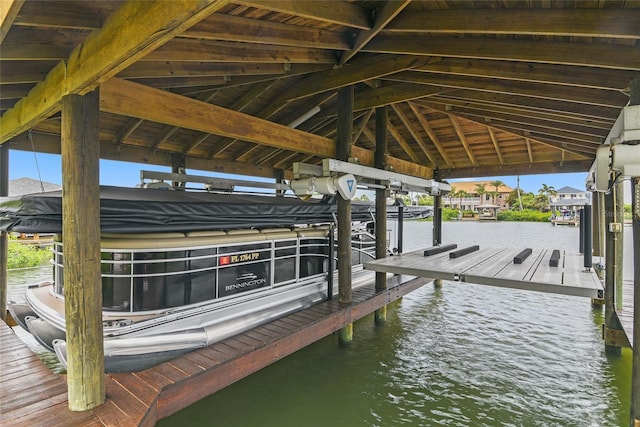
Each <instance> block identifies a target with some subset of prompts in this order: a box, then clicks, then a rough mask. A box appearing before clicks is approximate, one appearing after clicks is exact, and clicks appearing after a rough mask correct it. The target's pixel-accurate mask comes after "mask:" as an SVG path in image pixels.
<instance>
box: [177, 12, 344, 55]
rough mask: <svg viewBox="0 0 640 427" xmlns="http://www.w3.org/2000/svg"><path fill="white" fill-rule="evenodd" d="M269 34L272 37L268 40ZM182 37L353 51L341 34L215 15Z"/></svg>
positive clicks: (299, 26)
mask: <svg viewBox="0 0 640 427" xmlns="http://www.w3.org/2000/svg"><path fill="white" fill-rule="evenodd" d="M265 34H268V35H269V37H268V38H266V37H265ZM182 37H188V38H194V39H200V40H225V41H237V42H245V43H265V44H267V43H268V44H271V45H281V46H297V47H311V48H317V49H331V50H347V49H349V42H348V40H347V37H345V36H344V34H342V33H339V32H334V31H328V30H326V29H323V30H320V29H317V28H310V27H304V26H301V25H291V24H284V23H280V22H271V21H263V20H259V19H251V18H246V17H240V16H232V15H211V16H209V17H208V18H207V19H205V20H203V21H201V22H199V23H198V24H196V25H194V26H193V27H191V28H190V29H188V30H187V31H185V32H184V33H183V34H182Z"/></svg>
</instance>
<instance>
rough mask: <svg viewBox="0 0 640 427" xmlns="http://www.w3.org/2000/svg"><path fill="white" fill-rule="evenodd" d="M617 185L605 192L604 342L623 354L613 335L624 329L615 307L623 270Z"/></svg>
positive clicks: (611, 348)
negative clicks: (617, 221) (617, 288)
mask: <svg viewBox="0 0 640 427" xmlns="http://www.w3.org/2000/svg"><path fill="white" fill-rule="evenodd" d="M616 189H617V188H616V187H615V186H614V187H613V189H612V190H611V191H610V192H609V193H607V194H605V197H604V212H605V218H606V220H605V229H606V230H607V234H606V243H605V277H604V344H605V351H606V352H608V353H612V354H621V347H620V346H617V345H615V341H614V339H612V338H613V336H616V335H618V334H619V332H620V330H621V329H622V327H621V325H620V322H619V321H618V316H617V315H616V309H615V298H616V295H615V294H616V280H617V279H618V276H619V272H622V265H620V264H618V260H619V258H620V256H619V254H620V255H621V254H622V247H621V244H620V243H619V242H622V232H621V231H617V229H616V226H615V225H612V224H616V216H617V215H616V214H615V212H616V208H617V209H621V208H622V205H620V206H619V207H616V206H615V205H616V202H617V197H616Z"/></svg>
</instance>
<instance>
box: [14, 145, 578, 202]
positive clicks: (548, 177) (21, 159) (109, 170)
mask: <svg viewBox="0 0 640 427" xmlns="http://www.w3.org/2000/svg"><path fill="white" fill-rule="evenodd" d="M36 159H37V161H36ZM38 169H39V173H38ZM141 170H153V171H162V172H171V169H170V168H169V167H162V166H153V165H147V164H136V163H128V162H116V161H111V160H100V184H101V185H115V186H123V187H133V186H135V185H136V184H139V183H140V171H141ZM187 173H191V174H196V175H209V176H222V177H229V176H230V175H220V174H218V175H216V174H214V173H211V172H203V171H195V170H187ZM586 176H587V174H586V172H584V173H565V174H544V175H521V176H520V188H521V189H522V190H524V191H527V192H532V193H538V190H539V189H540V188H541V187H542V184H546V185H548V186H553V187H554V188H555V189H556V190H557V189H560V188H562V187H564V186H569V187H574V188H577V189H579V190H584V189H585V178H586ZM23 177H27V178H33V179H36V180H40V179H42V181H45V182H51V183H54V184H59V185H60V184H62V161H61V157H60V155H54V154H44V153H35V154H34V153H33V152H28V151H18V150H10V152H9V179H10V180H11V179H17V178H23ZM242 179H246V177H242ZM496 179H499V180H501V181H503V182H504V183H505V184H506V185H508V186H509V187H512V188H516V179H517V178H516V177H515V176H498V177H486V178H469V179H464V180H451V181H450V182H451V183H452V184H453V183H455V181H483V180H486V181H494V180H496ZM259 180H261V181H264V179H259Z"/></svg>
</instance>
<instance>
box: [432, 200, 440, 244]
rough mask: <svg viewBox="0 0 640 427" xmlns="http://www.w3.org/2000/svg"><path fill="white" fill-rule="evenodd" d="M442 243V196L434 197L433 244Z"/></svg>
mask: <svg viewBox="0 0 640 427" xmlns="http://www.w3.org/2000/svg"><path fill="white" fill-rule="evenodd" d="M441 243H442V196H435V197H434V198H433V246H438V245H440V244H441Z"/></svg>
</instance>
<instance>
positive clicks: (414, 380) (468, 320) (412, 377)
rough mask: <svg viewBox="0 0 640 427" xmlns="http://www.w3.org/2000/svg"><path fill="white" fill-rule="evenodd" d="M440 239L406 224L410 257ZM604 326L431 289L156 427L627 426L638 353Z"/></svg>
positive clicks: (514, 299)
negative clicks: (610, 344) (344, 338)
mask: <svg viewBox="0 0 640 427" xmlns="http://www.w3.org/2000/svg"><path fill="white" fill-rule="evenodd" d="M431 231H432V224H431V223H426V222H413V221H411V222H407V223H405V242H404V249H405V251H410V250H415V249H420V248H423V247H427V246H430V243H431ZM625 231H626V233H625V234H626V235H627V236H628V237H627V238H626V239H625V240H626V247H627V248H630V241H631V239H630V229H629V228H628V227H626V230H625ZM497 236H499V237H497ZM443 240H444V243H458V244H460V245H467V244H480V245H481V246H482V245H484V246H487V245H509V246H515V247H520V246H522V247H523V248H524V247H549V246H553V247H554V248H566V249H569V250H576V248H577V244H578V243H577V242H578V230H577V229H576V228H574V227H553V226H551V225H550V224H542V223H541V224H532V223H526V224H518V223H502V222H500V223H477V222H461V223H453V222H452V223H445V224H444V229H443ZM625 253H626V255H629V251H627V249H626V248H625ZM594 262H597V259H596V260H594ZM625 270H626V271H627V272H630V271H631V265H630V264H629V262H627V268H626V269H625ZM10 280H11V281H12V284H13V283H17V281H18V279H17V278H16V276H14V275H13V274H12V275H11V276H10ZM23 281H24V279H23ZM602 322H603V316H602V312H600V311H593V310H592V309H591V305H590V301H589V300H588V299H585V298H578V297H567V296H558V295H549V294H542V293H534V292H526V291H518V290H509V289H502V288H493V287H490V286H478V285H470V284H466V283H454V282H445V284H444V286H443V288H442V289H434V288H433V286H431V285H426V286H424V287H423V288H421V289H419V290H418V291H416V292H413V293H412V294H410V295H408V296H406V297H404V299H403V300H402V301H401V302H399V303H397V304H395V305H394V308H393V309H390V310H389V312H388V320H387V323H386V324H385V325H383V326H378V327H376V326H375V325H374V322H373V319H372V318H371V317H368V318H365V319H363V320H361V321H359V322H357V323H356V324H355V327H354V341H353V343H351V344H350V345H347V346H341V345H339V344H338V342H337V338H336V337H335V336H330V337H327V338H325V339H323V340H321V341H319V342H317V343H315V344H313V345H311V346H309V347H307V348H305V349H303V350H301V351H299V352H297V353H295V354H293V355H291V356H289V357H287V358H285V359H283V360H281V361H279V362H277V363H275V364H273V365H271V366H269V367H267V368H265V369H263V370H262V371H260V372H258V373H256V374H254V375H252V376H250V377H248V378H246V379H244V380H242V381H239V382H237V383H235V384H233V385H231V386H230V387H227V388H226V389H225V390H223V391H221V392H219V393H217V394H215V395H213V396H210V397H209V398H206V399H204V400H202V401H200V402H198V403H196V404H194V405H193V406H191V407H189V408H187V409H185V410H183V411H181V412H179V413H177V414H175V415H173V416H172V417H170V418H168V419H165V420H161V421H160V423H159V425H160V426H187V425H188V426H190V427H192V426H212V425H216V426H227V427H231V426H243V427H245V426H305V427H313V426H318V427H321V426H322V427H325V426H585V425H586V426H626V425H627V423H628V416H629V398H630V387H631V352H630V351H628V350H625V351H624V352H623V355H622V357H608V356H607V355H605V353H604V345H603V342H602V339H601V329H600V325H601V324H602Z"/></svg>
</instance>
